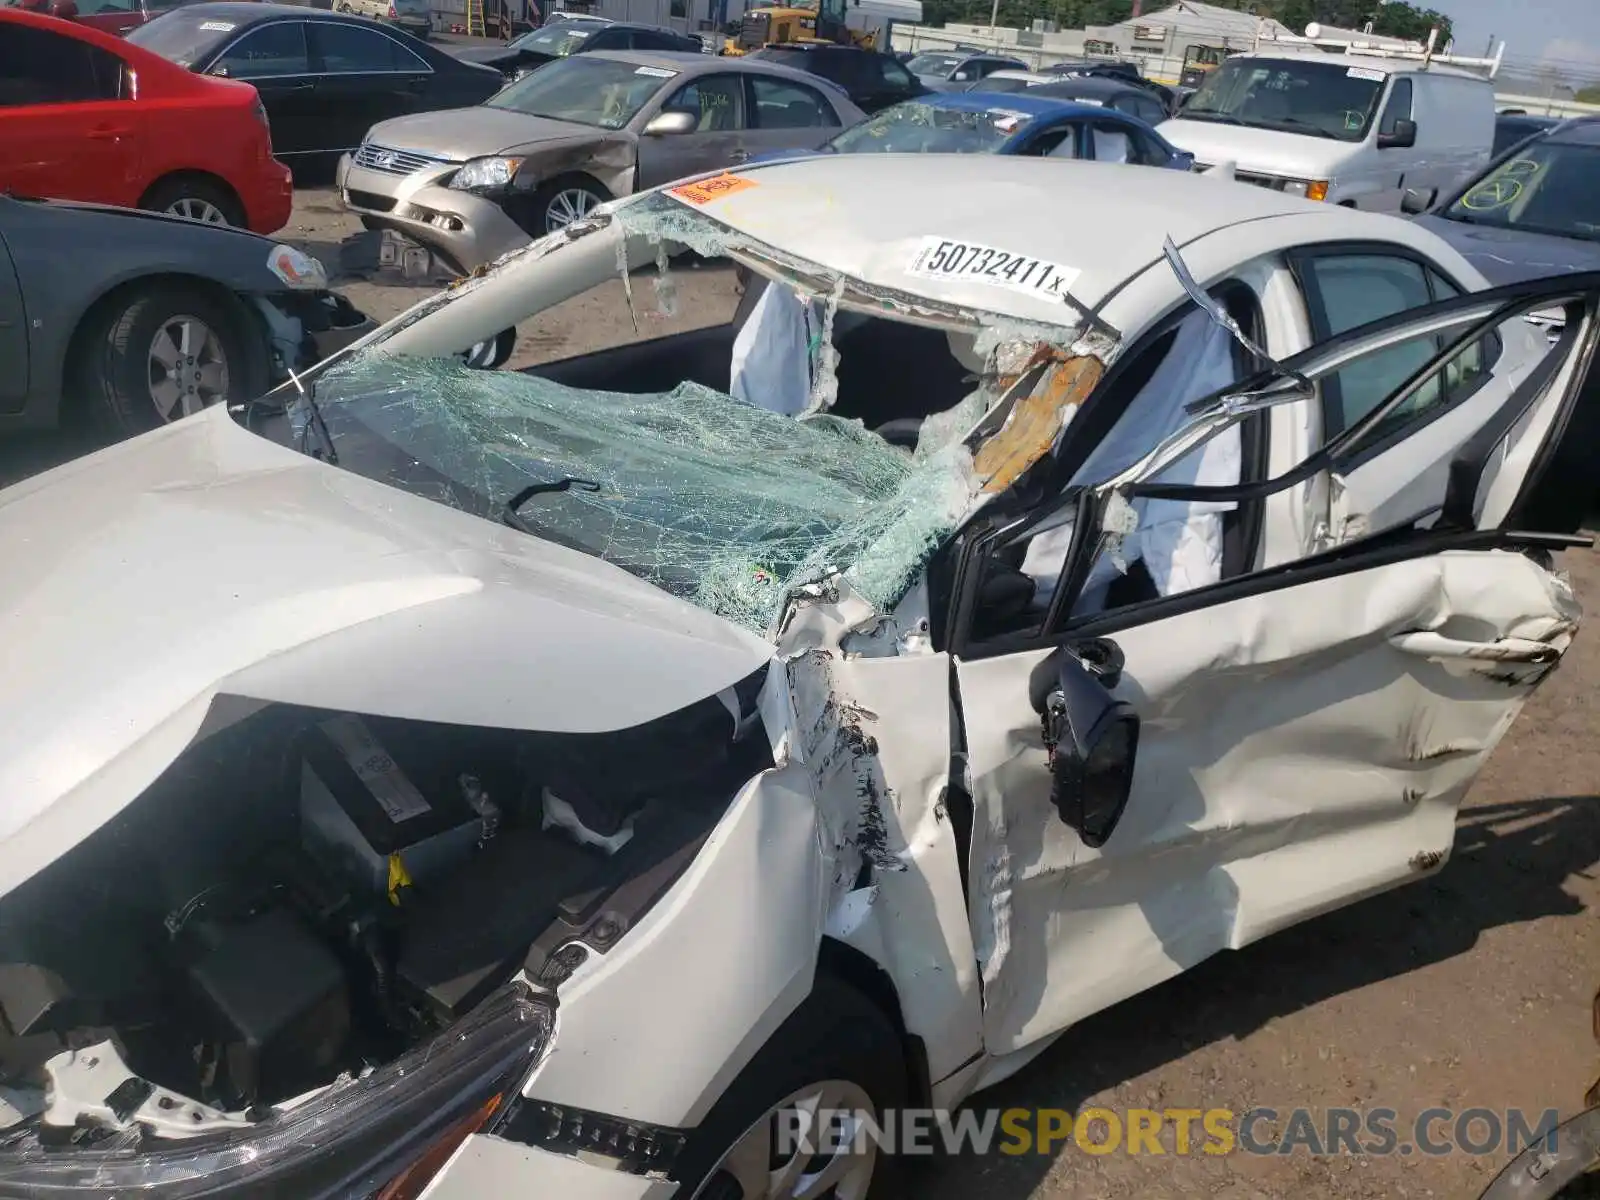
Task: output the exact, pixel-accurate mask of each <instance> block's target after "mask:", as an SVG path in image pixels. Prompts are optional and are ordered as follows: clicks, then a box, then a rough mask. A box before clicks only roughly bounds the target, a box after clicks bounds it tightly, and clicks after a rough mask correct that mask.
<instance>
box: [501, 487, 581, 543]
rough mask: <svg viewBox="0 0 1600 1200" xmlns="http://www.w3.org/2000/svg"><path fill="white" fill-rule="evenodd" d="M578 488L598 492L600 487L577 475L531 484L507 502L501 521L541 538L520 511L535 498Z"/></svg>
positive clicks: (502, 510)
mask: <svg viewBox="0 0 1600 1200" xmlns="http://www.w3.org/2000/svg"><path fill="white" fill-rule="evenodd" d="M573 488H577V489H578V490H579V491H581V492H598V491H599V490H600V485H599V484H598V483H596V482H595V481H594V480H592V479H579V478H578V477H577V476H575V475H563V476H562V477H561V478H560V479H553V480H550V481H549V482H548V483H530V484H529V485H528V486H527V487H525V488H523V489H522V490H521V491H520V492H518V493H517V494H516V495H515V496H513V497H511V499H509V500H507V501H506V506H505V508H503V509H501V511H500V519H501V520H502V521H504V522H505V523H506V524H507V525H509V526H511V528H513V529H516V530H519V531H520V532H522V533H526V534H529V535H531V536H533V537H539V536H541V535H540V533H539V531H538V530H537V529H535V528H534V527H533V526H532V525H530V524H529V523H528V522H527V521H524V520H523V519H522V515H521V513H519V512H518V511H517V510H518V509H520V508H521V507H522V506H523V505H524V504H526V503H527V502H528V501H529V500H532V499H533V498H534V497H535V496H538V495H542V494H543V493H545V492H566V491H571V490H572V489H573Z"/></svg>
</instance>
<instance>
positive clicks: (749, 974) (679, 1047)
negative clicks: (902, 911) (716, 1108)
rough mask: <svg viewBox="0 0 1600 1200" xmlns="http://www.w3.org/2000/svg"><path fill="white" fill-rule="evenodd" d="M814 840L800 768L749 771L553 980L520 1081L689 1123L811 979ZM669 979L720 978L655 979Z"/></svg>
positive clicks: (533, 1089)
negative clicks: (651, 895) (657, 896)
mask: <svg viewBox="0 0 1600 1200" xmlns="http://www.w3.org/2000/svg"><path fill="white" fill-rule="evenodd" d="M820 847H821V842H820V839H819V827H818V808H817V805H816V804H815V803H813V799H812V786H811V777H810V774H809V771H808V769H807V768H806V767H804V766H802V765H801V764H800V763H799V762H797V761H791V762H790V764H789V765H788V766H786V767H780V768H774V769H772V770H769V771H766V772H763V773H762V774H761V775H759V776H757V777H756V778H754V779H752V780H751V781H750V782H749V783H748V784H746V785H745V787H744V788H743V789H742V790H741V792H740V794H739V796H738V797H737V798H736V799H735V800H734V801H733V804H732V806H731V807H730V808H729V810H728V812H727V814H726V815H725V816H724V817H723V819H722V821H721V822H720V823H719V824H718V825H717V828H716V829H715V830H714V831H713V833H712V835H711V838H710V840H709V841H708V842H707V843H706V845H705V847H704V848H703V849H702V850H701V851H700V853H699V854H698V855H697V856H696V857H695V859H694V861H693V862H692V863H691V864H690V866H689V868H688V869H687V870H686V871H685V872H684V874H683V875H682V876H681V877H680V878H679V879H678V880H677V881H676V882H675V883H674V884H673V885H672V887H671V889H670V890H669V891H668V892H667V893H666V895H665V896H663V897H662V898H661V900H660V901H658V902H657V903H656V905H655V906H654V907H653V908H651V909H650V911H649V912H647V913H646V914H645V915H644V916H643V917H642V918H641V919H640V921H639V922H638V924H637V925H635V926H634V927H633V929H631V930H630V931H629V933H628V936H627V937H625V938H623V939H622V940H620V941H619V942H618V943H617V944H616V946H615V947H614V948H613V949H611V950H610V951H608V952H607V953H606V954H603V955H600V954H595V955H590V956H589V958H588V959H587V960H586V961H585V963H584V964H583V965H582V966H581V967H579V968H578V969H577V970H576V971H575V972H574V973H573V975H572V977H571V978H570V979H569V980H567V982H565V983H563V984H562V985H561V1029H560V1035H559V1037H557V1038H556V1039H555V1041H554V1042H553V1044H552V1048H551V1051H550V1053H549V1055H548V1056H547V1057H546V1058H545V1060H544V1061H543V1062H542V1063H541V1064H540V1065H539V1067H538V1068H537V1069H536V1070H535V1071H534V1073H533V1074H532V1075H531V1076H530V1077H529V1080H528V1082H527V1084H526V1085H525V1086H524V1088H523V1093H524V1094H525V1095H527V1096H530V1097H532V1098H535V1099H539V1100H544V1101H547V1102H549V1103H551V1104H559V1105H563V1106H571V1107H573V1108H582V1109H589V1110H590V1111H594V1112H604V1113H608V1114H610V1115H612V1116H615V1117H621V1118H624V1119H627V1120H633V1121H648V1122H650V1123H652V1124H658V1125H668V1126H672V1127H675V1128H682V1127H686V1126H693V1125H695V1124H696V1123H698V1122H699V1121H700V1120H701V1119H702V1118H703V1117H704V1115H705V1112H706V1110H707V1109H709V1108H710V1107H711V1105H712V1104H713V1103H715V1102H716V1100H717V1099H718V1097H719V1096H721V1094H722V1092H723V1091H724V1090H725V1089H726V1088H727V1086H728V1084H729V1083H730V1082H731V1081H732V1080H733V1078H734V1077H735V1076H736V1075H737V1074H738V1073H739V1071H741V1070H742V1069H743V1068H744V1066H745V1064H746V1063H747V1062H748V1061H749V1060H750V1057H751V1056H752V1055H754V1054H755V1052H756V1051H757V1050H759V1049H760V1048H761V1046H762V1045H763V1043H765V1042H766V1040H767V1039H768V1038H769V1037H770V1036H771V1035H772V1033H773V1031H774V1030H776V1029H777V1027H778V1026H779V1025H780V1024H782V1022H783V1020H784V1018H785V1017H787V1016H788V1015H789V1013H791V1012H792V1011H793V1010H794V1009H795V1007H796V1006H797V1005H798V1004H799V1003H800V1002H801V1000H803V999H804V998H805V996H806V994H807V993H808V992H809V991H810V989H811V983H812V979H813V977H814V975H815V972H816V960H817V946H818V943H819V939H820V935H821V931H822V927H823V924H824V913H825V908H826V896H827V891H826V889H825V887H824V872H823V864H822V861H821V857H820V853H819V851H820ZM674 979H675V980H720V981H724V983H725V986H715V987H662V986H661V981H662V980H674ZM566 1047H571V1048H573V1049H572V1050H571V1051H570V1052H568V1051H567V1050H566V1049H564V1048H566ZM669 1063H670V1068H669V1067H668V1066H667V1064H669ZM641 1064H654V1066H653V1068H652V1069H649V1070H641V1069H640V1066H641ZM622 1079H626V1080H627V1083H626V1086H619V1080H622Z"/></svg>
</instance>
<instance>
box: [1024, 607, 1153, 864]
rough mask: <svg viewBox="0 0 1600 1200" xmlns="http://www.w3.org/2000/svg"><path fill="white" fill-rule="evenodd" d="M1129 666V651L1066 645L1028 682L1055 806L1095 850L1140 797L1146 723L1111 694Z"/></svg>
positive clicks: (1106, 644)
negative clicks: (1135, 794) (1138, 760)
mask: <svg viewBox="0 0 1600 1200" xmlns="http://www.w3.org/2000/svg"><path fill="white" fill-rule="evenodd" d="M1122 668H1123V656H1122V649H1121V647H1119V646H1118V645H1117V644H1116V643H1115V642H1112V641H1108V640H1106V639H1105V638H1091V639H1089V640H1086V641H1081V642H1073V643H1070V644H1069V645H1066V646H1061V647H1058V648H1057V649H1056V650H1055V651H1054V652H1053V653H1051V654H1050V655H1048V656H1047V657H1045V658H1044V659H1043V660H1042V661H1040V662H1039V664H1038V665H1037V666H1035V667H1034V669H1033V672H1032V674H1031V675H1030V676H1029V678H1028V700H1029V702H1030V703H1031V704H1032V705H1033V709H1034V711H1035V712H1037V713H1038V714H1039V722H1040V729H1041V731H1042V733H1043V736H1044V748H1045V753H1046V754H1047V755H1048V756H1049V765H1050V803H1051V804H1053V805H1054V806H1055V810H1056V812H1057V813H1058V814H1059V815H1060V817H1061V820H1062V821H1063V822H1064V823H1065V824H1066V825H1067V826H1068V828H1070V829H1072V830H1073V831H1074V832H1076V833H1077V835H1078V836H1079V837H1080V838H1082V839H1083V844H1084V845H1086V846H1091V847H1099V846H1103V845H1105V844H1106V842H1107V841H1108V840H1109V839H1110V837H1111V835H1112V834H1113V833H1114V832H1116V828H1117V824H1118V823H1119V822H1120V821H1121V820H1122V813H1123V811H1124V810H1125V809H1126V808H1127V807H1128V797H1129V795H1130V794H1131V793H1132V791H1133V763H1134V758H1135V756H1136V754H1137V752H1138V748H1139V717H1138V714H1137V713H1135V712H1134V711H1133V706H1132V705H1131V704H1129V703H1128V702H1127V701H1125V700H1118V699H1116V698H1115V697H1113V696H1112V694H1111V690H1112V689H1113V688H1115V687H1116V686H1117V683H1118V681H1120V680H1121V678H1122Z"/></svg>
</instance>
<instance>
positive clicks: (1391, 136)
mask: <svg viewBox="0 0 1600 1200" xmlns="http://www.w3.org/2000/svg"><path fill="white" fill-rule="evenodd" d="M1416 144H1417V123H1416V122H1415V121H1396V122H1395V123H1394V131H1393V132H1392V133H1380V134H1379V135H1378V149H1379V150H1403V149H1405V148H1406V147H1408V146H1415V145H1416Z"/></svg>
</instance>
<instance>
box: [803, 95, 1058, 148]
mask: <svg viewBox="0 0 1600 1200" xmlns="http://www.w3.org/2000/svg"><path fill="white" fill-rule="evenodd" d="M1029 120H1030V118H1029V116H1028V114H1027V113H1020V112H1013V111H1012V110H1010V109H1006V108H998V107H997V108H986V109H979V110H976V111H973V110H970V109H958V108H941V107H939V106H937V105H933V104H924V103H922V102H921V101H920V100H907V101H904V102H903V103H900V104H896V105H895V106H894V107H893V108H890V109H886V110H885V111H883V112H881V113H879V114H878V115H877V116H875V117H873V118H872V119H871V120H867V121H863V122H862V123H861V124H859V125H856V126H853V127H852V128H850V129H847V130H845V131H844V132H843V133H841V134H840V135H839V136H838V137H836V138H834V139H833V140H832V141H831V142H829V143H828V148H829V149H830V150H833V151H834V152H835V153H838V154H901V153H909V154H993V153H994V152H995V151H997V150H998V149H999V148H1000V147H1001V146H1003V145H1004V144H1005V143H1006V142H1008V141H1010V140H1011V138H1013V137H1015V136H1016V135H1017V133H1018V132H1020V131H1021V130H1022V128H1023V127H1024V126H1025V125H1027V123H1028V121H1029Z"/></svg>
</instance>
